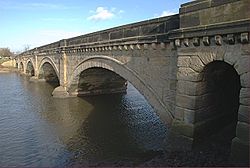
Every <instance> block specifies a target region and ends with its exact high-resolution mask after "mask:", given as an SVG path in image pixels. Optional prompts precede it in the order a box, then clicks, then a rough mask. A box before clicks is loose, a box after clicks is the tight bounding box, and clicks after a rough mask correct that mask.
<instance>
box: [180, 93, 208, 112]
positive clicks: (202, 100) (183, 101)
mask: <svg viewBox="0 0 250 168" xmlns="http://www.w3.org/2000/svg"><path fill="white" fill-rule="evenodd" d="M211 96H212V94H205V95H201V96H188V95H182V94H177V95H176V105H177V106H179V107H183V108H187V109H189V110H197V109H199V108H202V107H204V106H208V105H210V104H212V103H213V99H212V98H211Z"/></svg>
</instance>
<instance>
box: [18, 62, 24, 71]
mask: <svg viewBox="0 0 250 168" xmlns="http://www.w3.org/2000/svg"><path fill="white" fill-rule="evenodd" d="M18 69H19V70H20V71H21V72H24V64H23V62H22V61H21V62H20V63H19V66H18Z"/></svg>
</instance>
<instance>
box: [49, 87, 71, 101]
mask: <svg viewBox="0 0 250 168" xmlns="http://www.w3.org/2000/svg"><path fill="white" fill-rule="evenodd" d="M52 95H53V97H55V98H67V97H68V96H69V93H68V92H67V91H66V89H65V87H62V86H59V87H57V88H55V89H54V91H53V92H52Z"/></svg>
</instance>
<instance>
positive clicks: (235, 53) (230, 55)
mask: <svg viewBox="0 0 250 168" xmlns="http://www.w3.org/2000/svg"><path fill="white" fill-rule="evenodd" d="M222 47H223V46H222ZM224 50H225V51H226V52H225V55H224V60H225V62H227V63H229V64H230V65H234V64H235V63H236V62H237V60H238V59H239V58H240V55H239V53H241V52H240V46H239V45H237V44H236V45H230V46H228V47H227V48H224Z"/></svg>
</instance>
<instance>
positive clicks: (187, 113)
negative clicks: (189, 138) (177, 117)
mask: <svg viewBox="0 0 250 168" xmlns="http://www.w3.org/2000/svg"><path fill="white" fill-rule="evenodd" d="M195 115H196V114H195V111H194V110H188V109H185V110H184V113H183V120H184V122H185V123H189V124H194V123H195Z"/></svg>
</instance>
